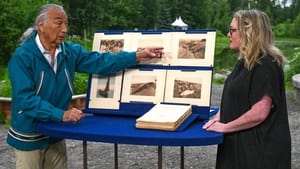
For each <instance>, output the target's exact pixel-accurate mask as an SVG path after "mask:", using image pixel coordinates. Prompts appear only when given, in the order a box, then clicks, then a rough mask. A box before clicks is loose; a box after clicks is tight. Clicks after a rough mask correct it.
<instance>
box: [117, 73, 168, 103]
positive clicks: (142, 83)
mask: <svg viewBox="0 0 300 169" xmlns="http://www.w3.org/2000/svg"><path fill="white" fill-rule="evenodd" d="M165 77H166V70H161V69H158V70H151V71H149V70H139V69H127V70H126V71H125V72H124V79H123V87H122V90H123V91H122V96H121V102H151V103H160V102H161V101H162V100H163V97H164V95H163V94H164V87H165Z"/></svg>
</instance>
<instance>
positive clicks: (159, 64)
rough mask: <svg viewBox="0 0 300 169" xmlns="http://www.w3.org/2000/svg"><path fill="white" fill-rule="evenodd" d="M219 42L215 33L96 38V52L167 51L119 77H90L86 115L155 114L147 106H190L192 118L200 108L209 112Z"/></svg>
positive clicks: (130, 33) (108, 34)
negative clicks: (97, 113) (163, 104)
mask: <svg viewBox="0 0 300 169" xmlns="http://www.w3.org/2000/svg"><path fill="white" fill-rule="evenodd" d="M215 38H216V32H215V30H186V31H100V32H96V33H95V36H94V42H93V51H98V52H113V53H118V52H120V51H121V50H125V51H138V50H140V49H141V48H144V47H163V48H164V50H163V52H164V54H163V55H162V57H161V58H159V59H153V60H151V61H149V62H147V63H143V64H142V65H138V66H135V67H132V68H128V69H125V70H124V71H122V72H119V73H118V74H115V75H110V76H103V75H96V74H93V75H91V76H90V79H89V90H88V93H87V103H86V111H90V112H100V113H101V112H106V113H107V112H113V114H118V112H124V111H125V112H126V111H127V109H126V107H131V108H130V112H128V114H135V113H136V112H132V110H133V109H132V106H133V107H134V106H136V105H139V106H138V107H142V106H140V105H143V104H144V105H145V106H144V107H148V108H151V106H146V105H149V104H150V105H151V104H152V105H154V104H158V103H170V104H190V105H192V106H193V107H194V109H193V112H194V111H197V110H199V107H201V111H202V110H203V109H202V108H203V107H204V108H207V110H209V107H210V95H211V83H212V71H213V65H214V49H215ZM102 110H105V111H102ZM109 110H112V111H109ZM205 110H206V109H205ZM140 111H142V110H140ZM141 113H142V112H138V113H136V114H137V115H140V114H141ZM125 114H126V113H125Z"/></svg>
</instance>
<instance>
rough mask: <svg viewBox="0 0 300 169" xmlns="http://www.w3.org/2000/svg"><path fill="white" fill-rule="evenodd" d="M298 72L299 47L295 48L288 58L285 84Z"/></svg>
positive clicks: (299, 68)
mask: <svg viewBox="0 0 300 169" xmlns="http://www.w3.org/2000/svg"><path fill="white" fill-rule="evenodd" d="M299 73H300V47H297V48H295V53H294V55H292V57H290V58H289V60H288V64H287V66H286V68H285V81H286V83H287V85H290V84H291V79H292V76H293V75H295V74H299Z"/></svg>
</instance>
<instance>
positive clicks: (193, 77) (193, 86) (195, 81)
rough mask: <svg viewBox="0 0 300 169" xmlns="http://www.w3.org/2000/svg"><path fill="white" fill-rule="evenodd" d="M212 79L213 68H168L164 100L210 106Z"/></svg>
mask: <svg viewBox="0 0 300 169" xmlns="http://www.w3.org/2000/svg"><path fill="white" fill-rule="evenodd" d="M211 80H212V71H211V70H209V71H208V70H198V71H181V70H168V71H167V80H166V88H165V100H164V102H167V103H168V102H169V103H187V104H192V105H197V106H209V105H210V90H211Z"/></svg>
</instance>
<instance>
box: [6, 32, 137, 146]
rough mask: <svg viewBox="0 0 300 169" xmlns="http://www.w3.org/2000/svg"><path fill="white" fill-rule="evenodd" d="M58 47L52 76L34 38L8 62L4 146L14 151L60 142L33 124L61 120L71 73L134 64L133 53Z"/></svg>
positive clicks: (70, 90) (68, 45)
mask: <svg viewBox="0 0 300 169" xmlns="http://www.w3.org/2000/svg"><path fill="white" fill-rule="evenodd" d="M61 47H62V52H61V53H60V54H58V56H57V72H56V73H55V72H54V71H53V69H52V68H51V66H50V65H49V63H48V62H47V60H46V59H45V58H44V56H43V54H42V53H41V51H40V50H39V48H38V47H37V44H36V42H35V36H32V37H31V38H30V39H28V40H27V41H26V42H24V43H23V44H22V45H21V46H19V47H18V48H17V49H16V51H15V52H14V54H13V55H12V57H11V59H10V61H9V64H8V71H9V78H10V80H11V85H12V113H11V127H10V129H9V131H8V136H7V143H8V144H9V145H11V146H13V147H15V148H16V149H19V150H35V149H41V148H46V147H47V146H48V145H50V144H53V143H55V142H57V141H59V140H61V139H58V138H52V137H48V136H43V135H40V134H39V133H37V132H36V125H37V122H39V121H55V122H60V121H62V116H63V114H64V111H65V110H67V109H68V107H69V104H70V101H71V98H72V95H73V89H74V87H73V82H74V74H75V72H85V73H98V74H112V73H116V72H118V71H121V70H122V69H124V68H126V67H129V66H133V65H136V64H137V61H136V56H135V55H136V53H135V52H124V51H121V52H120V53H118V54H113V53H99V52H89V51H87V50H86V49H84V48H83V47H82V46H80V45H78V44H73V43H69V42H64V43H63V44H61Z"/></svg>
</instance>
